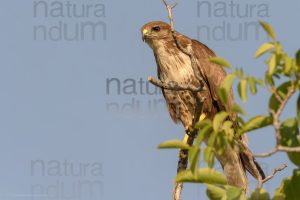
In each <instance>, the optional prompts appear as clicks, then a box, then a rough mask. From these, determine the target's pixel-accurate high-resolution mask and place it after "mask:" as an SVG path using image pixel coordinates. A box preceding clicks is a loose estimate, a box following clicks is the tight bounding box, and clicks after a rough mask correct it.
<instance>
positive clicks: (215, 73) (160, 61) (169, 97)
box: [141, 21, 265, 190]
mask: <svg viewBox="0 0 300 200" xmlns="http://www.w3.org/2000/svg"><path fill="white" fill-rule="evenodd" d="M141 32H142V37H143V40H144V41H145V42H146V43H147V44H148V45H149V46H150V47H151V48H152V50H153V52H154V57H155V60H156V63H157V73H158V78H159V79H160V80H161V81H162V82H171V81H173V82H177V83H178V84H185V85H193V86H195V87H199V86H200V85H201V82H200V80H199V78H197V77H196V75H195V73H194V71H193V66H192V62H191V59H190V57H189V56H188V55H187V54H186V53H184V52H183V51H182V50H181V49H180V48H179V47H178V43H179V44H180V45H181V48H184V49H191V50H192V52H193V55H194V57H195V59H196V64H197V68H198V69H199V71H200V72H201V73H200V74H201V77H202V80H203V81H204V88H205V90H203V91H200V92H199V95H200V96H201V97H204V99H205V100H204V102H203V105H202V110H201V113H202V116H203V114H204V116H206V118H207V119H213V117H214V116H215V115H216V114H217V113H218V112H220V111H223V110H225V105H223V103H222V102H221V100H220V98H219V96H218V95H217V89H218V87H220V86H221V85H222V82H223V80H224V79H225V77H226V72H225V70H224V69H223V67H221V66H219V65H217V64H214V63H211V62H210V61H209V58H211V57H215V56H216V55H215V53H214V52H213V51H212V50H211V49H210V48H208V47H207V46H206V45H204V44H202V43H201V42H199V41H197V40H193V39H190V38H188V37H187V36H184V35H182V34H180V33H178V32H176V40H177V43H176V41H175V39H174V37H173V33H172V29H171V26H170V25H169V24H167V23H165V22H161V21H154V22H149V23H147V24H145V25H144V26H143V27H142V29H141ZM162 90H163V95H164V98H165V101H166V103H167V106H168V110H169V113H170V115H171V118H172V119H173V121H174V122H175V123H178V122H181V123H182V124H183V125H184V127H185V128H188V127H190V126H191V125H192V122H193V117H194V113H195V109H196V106H195V103H196V100H195V98H194V96H193V95H192V92H190V91H174V90H166V89H162ZM233 103H234V98H233V94H231V95H230V97H229V103H228V107H229V108H231V107H232V105H233ZM230 120H232V121H233V122H236V114H232V115H231V116H230ZM238 142H240V143H241V144H242V145H243V146H244V148H242V149H243V150H241V149H240V150H235V149H231V148H227V149H225V150H224V151H223V153H222V155H219V156H218V155H217V159H218V160H219V162H220V163H221V165H222V167H223V170H224V174H225V175H226V177H227V180H228V184H229V185H232V186H236V187H239V188H243V189H244V190H247V188H248V181H247V177H246V173H245V170H247V171H249V172H250V174H251V175H252V176H254V177H255V178H256V179H258V178H259V177H258V174H257V173H255V169H253V165H251V164H250V162H252V163H254V165H256V172H257V171H258V172H259V174H260V175H259V176H261V178H262V179H264V177H265V175H264V173H263V171H262V169H261V168H260V166H259V165H258V163H257V162H256V161H255V159H254V157H253V156H252V153H251V151H250V150H249V149H248V147H247V144H246V142H245V138H242V137H241V138H240V141H238Z"/></svg>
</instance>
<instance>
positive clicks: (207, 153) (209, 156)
mask: <svg viewBox="0 0 300 200" xmlns="http://www.w3.org/2000/svg"><path fill="white" fill-rule="evenodd" d="M214 160H215V151H214V148H213V147H210V146H207V147H206V148H205V150H204V161H205V162H206V164H207V165H208V167H209V168H212V167H213V166H214Z"/></svg>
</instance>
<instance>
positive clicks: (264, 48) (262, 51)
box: [255, 42, 275, 58]
mask: <svg viewBox="0 0 300 200" xmlns="http://www.w3.org/2000/svg"><path fill="white" fill-rule="evenodd" d="M274 48H275V46H274V44H272V43H269V42H268V43H264V44H262V45H261V46H260V47H259V48H258V49H257V51H256V53H255V58H259V57H260V56H262V55H263V54H265V53H266V52H268V51H270V50H271V49H274Z"/></svg>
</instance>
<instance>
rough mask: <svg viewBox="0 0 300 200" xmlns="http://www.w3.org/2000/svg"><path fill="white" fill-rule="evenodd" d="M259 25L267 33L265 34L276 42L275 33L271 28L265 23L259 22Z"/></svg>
mask: <svg viewBox="0 0 300 200" xmlns="http://www.w3.org/2000/svg"><path fill="white" fill-rule="evenodd" d="M259 23H260V25H261V26H262V27H263V29H264V30H265V31H266V32H267V34H268V35H269V36H270V37H271V38H272V39H273V40H276V35H275V32H274V31H273V28H272V26H271V25H270V24H268V23H266V22H262V21H260V22H259Z"/></svg>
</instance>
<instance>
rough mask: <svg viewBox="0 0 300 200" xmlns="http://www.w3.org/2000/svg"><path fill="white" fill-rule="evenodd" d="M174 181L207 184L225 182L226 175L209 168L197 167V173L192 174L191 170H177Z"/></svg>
mask: <svg viewBox="0 0 300 200" xmlns="http://www.w3.org/2000/svg"><path fill="white" fill-rule="evenodd" d="M174 181H175V182H176V183H182V182H189V183H208V184H220V185H225V184H227V180H226V177H225V176H224V175H223V174H222V173H221V172H218V171H216V170H214V169H211V168H200V169H198V175H197V176H194V174H193V173H192V171H191V170H185V171H182V172H179V173H178V175H177V176H176V178H175V180H174Z"/></svg>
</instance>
